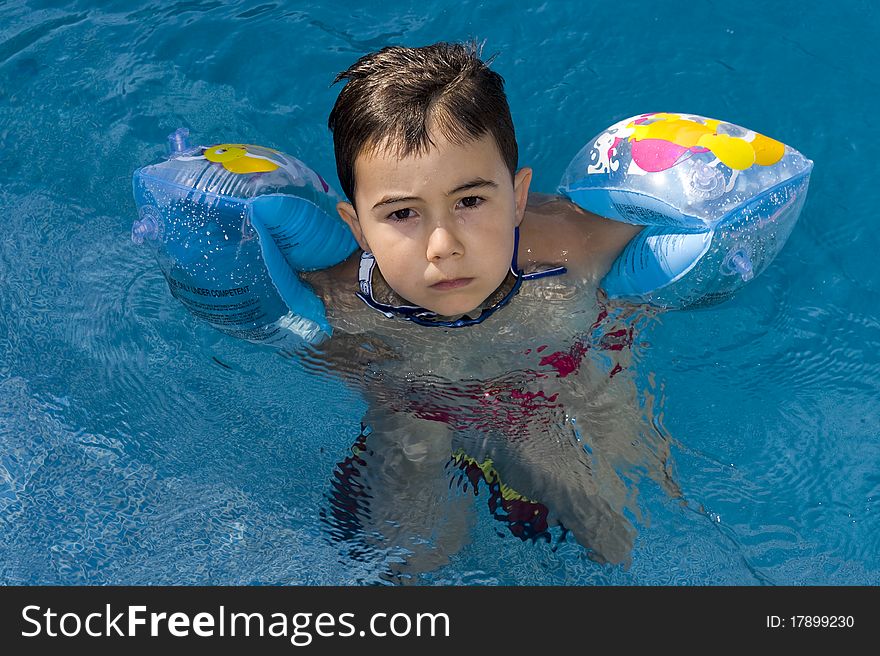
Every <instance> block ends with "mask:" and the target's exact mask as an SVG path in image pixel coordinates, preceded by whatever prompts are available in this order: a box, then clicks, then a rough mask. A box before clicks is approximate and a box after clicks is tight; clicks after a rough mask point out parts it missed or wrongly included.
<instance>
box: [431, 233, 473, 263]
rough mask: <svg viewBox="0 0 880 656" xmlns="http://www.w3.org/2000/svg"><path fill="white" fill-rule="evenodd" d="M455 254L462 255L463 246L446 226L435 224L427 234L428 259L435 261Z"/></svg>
mask: <svg viewBox="0 0 880 656" xmlns="http://www.w3.org/2000/svg"><path fill="white" fill-rule="evenodd" d="M456 255H464V246H463V245H462V244H461V242H460V241H459V240H458V238H457V237H456V236H455V234H454V233H453V232H452V231H451V230H449V228H448V227H446V226H442V225H438V226H436V227H435V228H434V229H433V230H432V231H431V234H430V235H429V236H428V249H427V257H428V261H429V262H436V261H437V260H443V259H446V258H449V257H454V256H456Z"/></svg>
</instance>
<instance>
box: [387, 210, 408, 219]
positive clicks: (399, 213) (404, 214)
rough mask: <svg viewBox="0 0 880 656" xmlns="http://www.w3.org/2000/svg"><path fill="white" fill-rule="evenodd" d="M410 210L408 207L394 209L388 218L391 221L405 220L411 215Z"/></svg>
mask: <svg viewBox="0 0 880 656" xmlns="http://www.w3.org/2000/svg"><path fill="white" fill-rule="evenodd" d="M410 212H412V210H411V209H410V208H408V207H404V208H403V209H402V210H396V211H394V212H392V213H391V214H389V215H388V218H389V219H391V220H392V221H406V220H407V219H409V218H411V217H412V215H411V214H410Z"/></svg>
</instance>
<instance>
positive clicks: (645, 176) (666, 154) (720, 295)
mask: <svg viewBox="0 0 880 656" xmlns="http://www.w3.org/2000/svg"><path fill="white" fill-rule="evenodd" d="M812 168H813V163H812V162H811V161H810V160H808V159H807V158H805V157H804V156H803V155H801V154H800V153H799V152H798V151H796V150H794V149H793V148H790V147H788V146H786V145H784V144H782V143H780V142H778V141H775V140H774V139H770V138H768V137H765V136H764V135H762V134H758V133H756V132H753V131H751V130H747V129H745V128H742V127H739V126H737V125H733V124H732V123H724V122H722V121H717V120H715V119H710V118H704V117H702V116H696V115H693V114H668V113H654V114H641V115H639V116H635V117H633V118H628V119H626V120H624V121H620V122H619V123H616V124H615V125H613V126H611V127H610V128H608V129H607V130H605V131H604V132H602V133H601V134H600V135H599V136H597V137H596V138H595V139H593V140H592V141H590V142H589V143H588V144H587V145H586V146H585V147H584V148H583V149H582V150H581V151H580V152H579V153H578V154H577V155H576V156H575V158H574V160H572V162H571V164H569V166H568V169H567V170H566V172H565V174H564V176H563V179H562V182H561V183H560V186H559V189H558V191H559V192H560V193H561V194H563V195H564V196H566V197H568V198H569V199H570V200H571V201H572V202H574V203H577V204H578V205H580V206H581V207H583V208H584V209H586V210H587V211H589V212H593V213H595V214H598V215H600V216H604V217H606V218H609V219H615V220H617V221H623V222H625V223H631V224H636V225H645V226H648V227H646V228H645V229H643V230H642V231H641V232H640V233H639V234H637V235H636V236H635V237H634V238H633V239H632V241H631V242H630V243H629V244H628V245H627V247H626V248H625V249H624V251H623V252H622V253H621V254H620V256H619V257H618V258H617V260H616V261H615V263H614V264H613V265H612V267H611V270H610V271H609V272H608V274H607V275H606V276H605V278H604V279H603V281H602V286H603V288H604V289H605V291H606V292H607V293H608V295H609V297H611V298H625V299H629V300H634V301H638V302H643V303H650V304H653V305H658V306H660V307H666V308H684V307H700V306H704V305H712V304H715V303H719V302H721V301H723V300H725V299H727V298H729V297H730V296H732V295H733V294H734V293H735V292H736V291H737V290H738V289H739V288H740V287H742V286H743V285H744V284H745V283H746V282H748V281H749V280H751V279H752V278H753V277H754V276H756V275H758V274H759V273H761V271H763V270H764V269H765V268H766V267H767V265H768V264H770V262H771V261H772V260H773V258H774V257H775V256H776V254H777V253H778V252H779V251H780V250H781V249H782V246H783V245H784V244H785V241H786V239H788V235H789V234H790V233H791V231H792V228H793V227H794V224H795V222H796V221H797V219H798V216H799V215H800V212H801V208H802V207H803V204H804V199H805V198H806V194H807V186H808V184H809V179H810V172H811V170H812Z"/></svg>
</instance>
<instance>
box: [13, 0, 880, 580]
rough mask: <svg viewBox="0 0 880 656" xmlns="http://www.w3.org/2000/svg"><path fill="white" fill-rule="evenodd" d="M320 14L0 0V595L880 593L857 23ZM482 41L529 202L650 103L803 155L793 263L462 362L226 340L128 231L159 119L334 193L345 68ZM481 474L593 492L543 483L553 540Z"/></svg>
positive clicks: (455, 8)
mask: <svg viewBox="0 0 880 656" xmlns="http://www.w3.org/2000/svg"><path fill="white" fill-rule="evenodd" d="M340 7H342V5H335V4H334V3H329V2H324V3H316V2H311V3H301V2H297V3H268V2H259V1H256V2H250V1H243V2H208V1H205V2H199V1H195V2H178V3H173V2H152V3H149V2H148V3H140V4H139V5H138V6H137V7H133V5H132V4H131V3H128V2H102V3H98V2H95V1H94V0H88V1H85V2H51V1H44V2H40V1H37V0H33V1H31V2H25V1H18V0H7V1H6V2H3V3H2V4H0V215H2V217H3V227H4V229H3V233H2V237H0V245H2V246H0V583H4V584H15V583H27V584H38V583H42V584H56V583H60V584H78V583H93V584H101V583H114V584H126V583H135V584H138V583H204V584H250V583H282V584H299V583H310V584H350V583H373V582H388V581H395V580H402V579H405V580H412V581H415V582H418V583H426V584H434V583H453V584H459V583H464V584H477V583H488V584H541V585H544V584H563V585H567V584H670V583H671V584H742V585H752V584H873V585H876V584H878V583H880V537H878V536H880V530H878V529H880V525H878V518H877V515H878V506H880V412H878V396H880V355H878V353H880V319H878V313H877V308H878V301H880V293H878V284H877V280H878V277H877V273H876V269H875V266H876V261H877V257H876V253H877V252H878V250H880V238H878V236H877V233H874V232H871V228H870V220H871V217H872V216H874V214H875V207H876V205H877V204H878V201H880V198H878V196H880V192H878V185H877V184H876V182H875V181H874V180H873V179H872V177H873V174H874V171H875V170H876V163H875V161H874V154H875V153H876V152H878V150H877V149H878V143H877V136H876V135H877V132H876V131H875V130H873V129H872V125H873V122H872V119H873V118H874V115H875V113H876V112H875V108H876V100H877V99H878V82H877V77H876V75H875V73H874V70H873V68H872V66H873V60H874V58H875V53H874V49H875V47H874V46H873V45H872V44H873V43H874V41H875V39H876V34H878V33H880V19H878V16H880V12H878V10H877V9H876V8H875V7H874V5H872V4H871V3H867V2H855V1H845V2H837V3H823V5H822V6H819V5H816V4H815V3H804V4H801V5H799V6H798V7H797V9H795V8H794V6H784V3H783V5H780V6H776V5H775V4H773V3H762V2H756V1H752V0H748V1H746V2H741V3H738V4H737V5H735V6H734V5H729V4H725V3H720V2H717V3H716V2H702V1H697V2H692V3H682V4H681V5H680V6H678V7H676V6H675V3H673V4H672V5H667V4H662V3H661V5H657V4H656V3H648V2H632V3H628V2H624V3H611V4H608V3H604V4H603V3H598V4H597V3H587V4H583V3H575V2H570V3H569V2H559V3H545V4H535V5H530V4H529V3H518V4H514V5H511V4H510V3H506V2H500V1H489V2H481V3H470V4H466V5H462V4H461V3H445V2H439V1H437V0H435V1H434V2H428V3H425V2H419V3H415V2H383V3H375V4H372V3H371V4H368V5H364V6H363V7H362V8H354V9H352V8H351V7H350V6H347V5H346V6H345V8H344V9H341V8H340ZM471 38H477V39H479V40H481V41H482V40H485V42H486V45H485V49H486V52H487V53H494V52H498V53H499V54H498V57H497V59H496V60H495V64H494V67H495V68H496V69H497V70H498V71H499V72H500V73H501V74H502V75H503V76H504V78H505V80H506V82H507V89H508V92H509V96H510V102H511V107H512V111H513V115H514V121H515V123H516V126H517V131H518V138H519V143H520V153H521V155H520V158H521V164H523V165H530V166H532V167H533V168H534V170H535V179H534V182H533V189H536V190H538V191H545V192H551V191H552V190H553V189H554V187H555V185H556V183H557V182H558V179H559V177H560V175H561V173H562V171H563V170H564V168H565V165H566V164H567V162H568V161H569V159H570V158H571V157H572V156H573V155H574V153H575V152H576V151H577V150H578V149H579V148H580V146H581V145H582V143H583V142H584V141H585V140H586V139H587V138H589V137H590V136H592V135H594V134H596V133H597V132H599V131H600V130H601V129H602V128H603V127H605V126H607V125H609V124H611V123H612V122H614V121H617V120H619V119H621V118H624V117H626V116H630V115H633V114H637V113H640V112H644V111H657V110H659V111H687V112H694V113H698V114H702V115H706V116H715V117H718V118H725V119H728V120H730V121H732V122H735V123H738V124H741V125H745V126H748V127H750V128H753V129H755V130H758V131H760V132H763V133H765V134H768V135H769V136H772V137H775V138H777V139H779V140H781V141H784V142H785V143H788V144H791V145H792V146H794V147H796V148H797V149H799V150H800V151H801V152H803V153H804V154H805V155H807V156H808V157H810V158H811V159H812V160H814V162H815V170H814V173H813V177H812V184H811V190H810V195H809V197H808V199H807V204H806V207H805V209H804V213H803V215H802V217H801V220H800V222H799V223H798V225H797V226H796V228H795V230H794V232H793V234H792V236H791V238H790V239H789V242H788V244H787V245H786V247H785V248H784V250H783V251H782V253H781V254H780V255H779V257H778V258H777V259H776V260H775V261H774V263H773V264H772V265H771V266H770V268H769V269H768V270H767V271H766V272H765V273H764V274H762V275H761V276H760V277H759V278H758V279H756V280H755V281H754V282H752V283H751V284H750V285H749V286H748V287H747V288H745V289H744V290H743V291H742V292H741V293H740V294H739V295H737V296H736V297H735V298H734V299H732V300H731V301H728V302H727V303H724V304H723V305H720V306H717V307H715V308H711V309H706V310H700V311H692V312H678V313H667V314H661V315H659V316H646V315H639V314H632V313H627V311H625V310H624V311H622V312H618V313H617V314H615V313H614V312H612V313H611V314H610V315H609V316H607V317H606V318H605V319H604V320H602V319H600V320H598V321H597V313H598V312H599V310H598V308H595V310H596V311H594V312H586V313H585V314H584V316H583V321H582V323H581V324H579V325H581V330H580V331H574V332H572V333H571V334H566V333H564V331H563V332H560V331H549V329H548V334H547V335H546V336H539V337H541V339H538V340H537V341H533V342H529V343H525V342H523V343H521V344H520V343H518V342H515V340H514V341H511V342H506V343H505V344H506V345H505V347H504V348H505V349H506V351H505V352H507V353H514V347H516V348H518V349H520V350H519V351H516V354H517V357H518V358H519V361H518V362H519V364H518V365H516V366H513V365H511V366H510V368H509V369H506V370H505V371H502V372H498V371H491V369H492V367H493V366H494V367H496V368H497V366H498V362H499V361H498V359H497V357H495V356H494V355H493V354H492V352H491V351H485V350H484V351H483V352H481V353H480V355H479V357H475V358H473V359H471V360H469V361H468V362H467V365H468V367H471V369H472V370H473V372H478V373H479V375H478V373H474V374H473V375H472V376H470V377H467V376H464V375H462V376H459V378H458V379H456V378H455V377H454V376H451V375H449V374H448V372H447V373H438V372H433V373H432V372H427V371H425V370H423V369H421V368H419V367H418V366H416V364H414V362H415V361H409V365H408V366H407V365H405V364H404V365H400V366H398V367H397V368H396V369H394V370H391V371H388V370H386V371H378V370H373V369H371V368H370V366H369V360H370V358H369V357H367V356H364V354H363V353H361V354H360V355H359V356H358V357H352V358H350V359H349V360H348V361H347V362H348V365H349V366H350V368H349V370H347V371H337V372H336V373H337V374H339V375H328V370H327V366H328V365H327V363H328V362H329V361H331V360H332V357H330V356H331V355H332V354H327V353H314V354H312V355H311V356H310V357H309V358H305V359H301V358H292V359H291V358H285V357H281V356H280V355H279V353H277V352H273V351H271V350H267V349H265V348H260V347H258V346H255V345H251V344H247V343H241V342H236V341H234V340H232V339H231V338H228V337H226V336H224V335H221V334H219V333H217V332H215V331H213V330H212V329H210V328H208V327H206V326H205V325H203V324H200V323H199V322H198V321H196V320H195V319H193V318H192V317H191V316H190V315H189V314H187V312H186V311H185V309H184V308H183V307H182V306H181V305H180V304H179V303H177V301H175V300H174V299H173V298H172V297H171V295H170V293H169V291H168V288H167V286H166V284H165V282H164V279H163V277H162V274H161V272H160V271H159V270H158V267H157V265H156V263H155V261H154V260H153V259H152V257H151V255H150V253H149V252H148V251H147V250H144V249H140V248H137V247H135V246H134V245H133V244H132V243H131V241H130V238H129V230H130V225H131V221H132V220H133V218H134V217H135V210H134V204H133V201H132V198H131V174H132V172H133V170H134V169H135V168H137V167H138V166H141V165H143V164H145V163H149V162H152V161H155V160H157V159H158V158H160V157H162V156H163V154H164V142H165V136H166V135H167V134H168V133H170V132H172V131H173V130H174V129H175V128H177V127H180V126H186V127H188V128H189V129H190V130H191V132H192V133H193V135H194V136H195V137H196V139H197V140H199V141H200V142H205V143H207V142H223V141H234V142H245V143H259V144H264V145H266V146H270V147H274V148H278V149H280V150H283V151H285V152H289V153H291V154H294V155H296V156H297V157H299V158H300V159H302V160H303V161H305V162H307V163H309V164H310V165H311V166H313V167H314V168H315V169H317V170H318V171H320V172H321V173H322V174H323V175H324V176H325V177H326V178H327V179H328V180H332V181H333V182H334V184H335V182H336V180H335V177H334V172H335V166H334V164H333V154H332V142H331V139H330V135H329V133H328V131H327V129H326V116H327V113H328V112H329V109H330V107H331V106H332V103H333V100H334V99H335V96H336V93H337V92H338V90H337V88H334V87H330V82H331V81H332V79H333V77H334V75H335V74H336V72H338V71H339V70H342V69H344V68H345V67H347V66H348V65H349V64H351V63H352V62H353V61H354V60H355V59H356V58H357V57H358V56H360V55H361V54H364V53H365V52H368V51H370V50H373V49H377V48H379V47H381V46H384V45H388V44H406V45H424V44H427V43H431V42H434V41H438V40H453V41H455V40H463V39H471ZM623 336H625V338H624V337H623ZM499 339H500V337H499ZM615 340H617V341H615ZM621 340H622V341H621ZM502 341H503V340H502ZM414 343H415V344H416V345H418V340H417V339H416V342H414ZM498 343H499V344H500V343H501V342H500V341H499V342H498ZM539 343H540V344H541V346H542V347H543V349H546V350H542V351H540V352H537V351H529V348H530V346H529V344H533V345H534V346H536V345H537V344H539ZM428 345H429V343H427V342H426V344H425V348H426V349H427V348H428ZM481 358H482V359H481ZM490 365H492V366H490ZM618 365H619V366H618ZM342 369H346V367H342ZM575 369H578V373H577V376H575V375H574V374H573V373H572V375H571V376H570V377H562V378H564V381H563V380H562V378H560V379H559V380H558V381H557V382H559V383H561V382H566V381H569V380H575V379H577V380H578V381H580V382H579V383H578V385H580V387H578V386H577V385H575V386H574V387H561V386H560V388H559V389H558V390H556V389H555V388H553V389H551V387H547V385H549V383H547V382H546V381H547V380H548V379H549V378H553V377H552V376H549V375H548V374H552V373H554V372H556V373H562V372H569V373H571V372H572V371H574V370H575ZM612 372H615V373H616V375H612ZM541 376H544V377H543V378H542V377H541ZM371 377H372V380H373V381H374V382H375V381H376V380H378V381H380V382H381V383H382V384H383V385H384V387H383V389H384V390H385V392H384V395H381V394H380V395H379V397H378V400H379V401H381V403H380V404H379V405H378V408H379V410H377V409H376V408H377V405H376V403H375V401H376V400H377V399H376V398H371V397H370V396H369V394H368V393H367V392H365V389H366V388H365V386H364V381H365V380H367V379H370V378H371ZM553 380H556V379H555V378H554V379H553ZM539 383H540V384H539ZM554 384H556V383H554ZM374 388H375V386H374ZM572 390H573V391H572ZM557 392H558V394H559V396H556V397H554V396H553V394H555V393H557ZM566 395H568V396H566ZM573 408H577V410H573ZM389 410H395V411H401V412H404V413H407V414H408V415H409V416H410V417H412V418H413V424H411V425H407V426H403V427H401V426H397V425H395V424H394V423H393V420H391V419H388V417H386V416H384V415H383V411H389ZM464 418H466V419H467V421H466V423H467V424H468V425H469V426H471V427H473V426H477V427H479V429H473V428H472V429H470V430H469V431H464V432H463V433H462V435H460V436H459V437H458V438H456V440H457V441H454V442H453V443H450V444H447V443H446V442H444V441H443V440H444V439H446V438H445V437H443V436H439V435H438V434H436V431H437V427H438V426H440V425H444V424H453V423H455V422H456V421H465V419H464ZM573 420H574V421H573ZM362 422H364V423H367V424H376V425H379V426H383V430H382V431H379V430H376V431H373V432H371V429H370V428H369V427H367V428H362ZM383 422H384V423H383ZM529 431H531V432H529ZM523 435H528V436H529V437H530V440H524V439H519V440H517V438H522V436H523ZM414 436H415V437H414ZM542 436H543V437H545V438H546V439H545V440H544V441H541V440H540V439H539V438H541V437H542ZM435 438H436V439H435ZM524 443H525V444H526V447H524V448H522V449H520V450H519V451H517V452H516V453H508V452H507V451H506V449H509V448H512V447H511V446H510V445H514V446H516V445H522V444H524ZM426 445H427V446H426ZM529 445H533V446H529ZM534 445H539V446H534ZM547 445H550V446H547ZM517 448H519V447H517ZM451 452H455V453H456V456H455V457H453V458H450V457H449V455H450V453H451ZM584 454H586V456H585V455H584ZM487 456H491V457H492V458H493V459H494V462H495V464H496V465H497V469H498V470H499V472H501V470H502V468H503V467H505V466H506V467H507V470H506V473H505V472H501V473H502V474H503V476H504V477H506V478H507V481H508V483H509V484H510V485H512V487H514V488H515V487H516V486H517V485H519V486H520V487H523V486H526V487H528V485H529V484H530V483H529V482H528V481H527V480H526V479H525V478H523V474H522V471H520V470H518V469H517V467H518V466H521V465H522V463H523V462H527V461H529V459H531V462H532V464H535V463H537V466H539V467H543V468H544V474H545V478H544V479H542V480H544V481H545V483H542V484H541V485H544V486H545V487H541V486H540V485H538V486H537V487H535V490H536V493H537V492H541V493H544V492H547V489H548V488H547V487H546V486H547V485H551V483H552V482H553V481H561V480H562V481H571V480H574V479H573V478H572V476H573V472H576V471H582V472H587V473H589V476H588V478H587V479H585V480H584V481H579V482H578V483H577V484H576V485H574V487H569V488H565V489H559V490H550V492H547V493H548V494H550V493H553V494H558V495H561V496H562V497H565V496H566V495H568V497H566V498H567V499H568V502H569V503H568V505H567V506H566V504H565V503H561V504H560V505H559V506H558V507H557V508H555V510H556V511H557V512H556V514H557V515H558V516H559V517H560V518H561V521H562V523H563V524H564V525H565V526H566V528H567V529H568V530H563V529H562V528H561V527H560V526H558V525H554V522H553V521H552V519H553V518H552V517H551V518H550V519H551V521H550V522H549V523H548V525H547V526H546V527H544V526H542V525H541V524H540V521H538V520H534V521H532V522H531V523H529V522H524V521H522V517H520V516H519V515H517V512H519V511H523V508H524V506H523V505H522V503H525V501H523V499H518V500H517V499H514V501H517V502H518V503H520V502H521V503H520V505H517V503H514V502H513V501H511V498H512V497H509V496H508V497H505V496H504V489H503V488H502V487H501V486H500V485H499V484H497V481H496V482H495V484H493V481H494V480H495V479H493V477H492V472H491V471H489V468H488V467H484V468H483V469H480V467H479V466H478V465H480V464H481V462H484V461H483V460H482V459H483V458H485V457H487ZM505 458H508V460H507V462H508V464H507V465H503V464H501V463H503V462H505V460H504V459H505ZM581 461H583V462H584V463H586V464H584V468H583V469H582V470H579V469H577V467H579V466H580V465H578V463H579V462H581ZM432 462H433V463H434V464H435V465H436V466H437V469H436V471H435V473H436V472H439V475H435V476H433V477H430V478H427V479H425V481H424V483H423V484H419V485H414V484H413V482H414V481H418V480H420V479H419V478H418V477H419V476H420V475H421V474H420V471H421V470H420V469H419V467H420V466H421V465H418V463H422V464H424V463H432ZM511 462H512V463H513V464H512V465H511V464H510V463H511ZM414 463H416V464H414ZM547 481H550V482H551V483H548V482H547ZM513 482H515V483H516V485H514V484H513ZM579 485H580V486H582V487H578V486H579ZM551 487H552V485H551ZM475 491H476V494H475ZM524 496H527V495H524ZM526 501H527V500H526ZM563 508H564V510H563ZM526 510H527V511H528V512H531V510H532V509H531V507H526ZM551 514H552V513H551ZM525 516H526V517H527V518H532V517H533V516H532V515H525ZM529 531H531V533H530V532H529ZM603 553H604V555H605V556H606V558H602V557H600V556H601V555H602V554H603ZM604 560H609V561H611V562H610V564H609V563H605V562H603V561H604ZM618 562H620V564H616V563H618Z"/></svg>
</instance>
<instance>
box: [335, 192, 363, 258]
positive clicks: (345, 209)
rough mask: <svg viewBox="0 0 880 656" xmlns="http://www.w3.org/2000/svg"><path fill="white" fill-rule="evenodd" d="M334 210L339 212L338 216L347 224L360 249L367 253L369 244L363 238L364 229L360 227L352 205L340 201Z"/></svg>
mask: <svg viewBox="0 0 880 656" xmlns="http://www.w3.org/2000/svg"><path fill="white" fill-rule="evenodd" d="M336 211H337V212H339V216H340V217H341V218H342V220H343V221H345V223H346V225H348V227H349V229H350V230H351V234H352V235H354V238H355V241H357V243H358V246H360V247H361V250H362V251H366V252H368V253H369V252H370V245H369V244H367V240H366V239H364V231H363V230H362V229H361V222H360V221H359V220H358V217H357V212H356V211H355V209H354V205H352V204H351V203H347V202H345V201H341V202H339V203H336Z"/></svg>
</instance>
